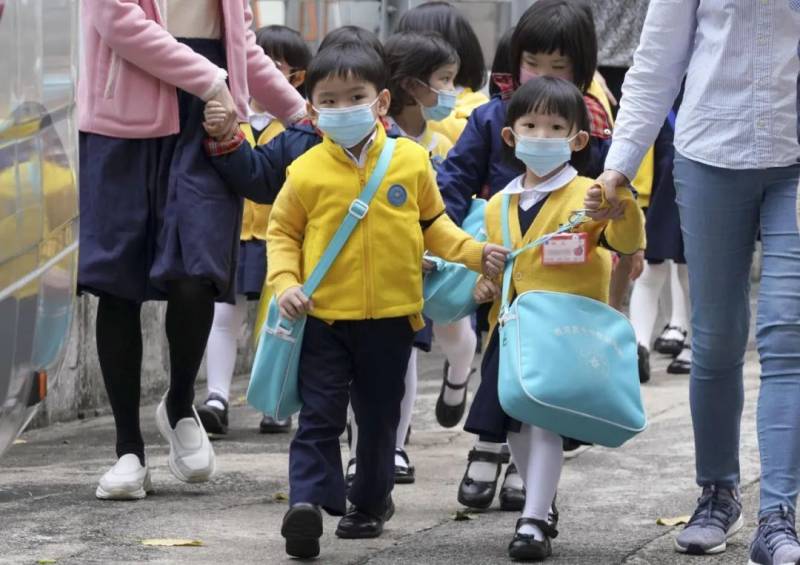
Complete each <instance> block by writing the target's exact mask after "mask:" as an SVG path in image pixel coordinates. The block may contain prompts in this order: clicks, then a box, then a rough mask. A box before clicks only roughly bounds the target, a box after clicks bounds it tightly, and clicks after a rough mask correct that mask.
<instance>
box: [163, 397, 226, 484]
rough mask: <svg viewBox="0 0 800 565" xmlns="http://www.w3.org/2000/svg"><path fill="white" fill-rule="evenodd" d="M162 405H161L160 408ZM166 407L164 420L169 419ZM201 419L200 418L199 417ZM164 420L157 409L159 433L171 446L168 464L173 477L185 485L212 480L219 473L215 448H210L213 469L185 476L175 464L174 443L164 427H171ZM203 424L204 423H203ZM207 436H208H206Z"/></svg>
mask: <svg viewBox="0 0 800 565" xmlns="http://www.w3.org/2000/svg"><path fill="white" fill-rule="evenodd" d="M160 406H161V405H160V404H159V407H160ZM166 411H167V409H166V407H165V408H164V418H163V420H166V419H167V414H166ZM198 418H199V416H198ZM163 420H162V418H161V417H160V416H159V411H158V409H156V427H157V428H158V431H159V432H160V433H161V437H163V438H164V439H165V440H166V441H167V443H168V444H169V457H167V462H168V463H169V470H170V472H171V473H172V474H173V476H174V477H175V478H176V479H178V480H179V481H181V482H184V483H190V484H192V483H205V482H208V481H209V480H211V478H212V477H213V476H214V473H216V471H217V458H216V455H215V454H214V448H213V447H211V445H209V446H208V448H209V450H211V467H210V469H208V470H203V471H197V472H196V474H192V475H187V474H185V473H184V472H183V471H182V470H181V469H180V468H179V467H178V464H177V463H176V462H175V457H174V455H173V449H172V442H171V441H170V433H169V431H168V430H165V429H164V426H165V425H167V426H169V423H168V422H164V421H163ZM201 423H202V422H201ZM203 433H206V432H205V427H204V428H203ZM206 435H207V434H206Z"/></svg>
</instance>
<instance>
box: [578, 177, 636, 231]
mask: <svg viewBox="0 0 800 565" xmlns="http://www.w3.org/2000/svg"><path fill="white" fill-rule="evenodd" d="M627 185H628V179H626V178H625V177H624V176H623V175H622V174H621V173H618V172H617V171H606V172H604V173H603V174H602V175H600V176H599V177H598V178H597V181H596V182H595V184H593V185H592V186H591V187H589V190H587V191H586V198H585V199H584V201H583V206H584V208H585V209H586V213H587V215H588V216H589V217H590V218H591V219H593V220H595V221H598V222H601V221H605V220H616V219H618V218H621V217H622V216H624V215H625V203H624V202H620V201H619V198H617V187H620V186H627Z"/></svg>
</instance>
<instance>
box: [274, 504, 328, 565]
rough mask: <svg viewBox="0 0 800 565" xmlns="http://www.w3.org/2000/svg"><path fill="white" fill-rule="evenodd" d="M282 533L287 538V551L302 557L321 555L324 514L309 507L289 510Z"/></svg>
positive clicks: (308, 557) (293, 555) (289, 553)
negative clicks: (320, 541) (320, 540)
mask: <svg viewBox="0 0 800 565" xmlns="http://www.w3.org/2000/svg"><path fill="white" fill-rule="evenodd" d="M281 535H282V536H283V537H284V538H285V539H286V553H287V554H288V555H291V556H292V557H298V558H300V559H310V558H312V557H316V556H317V555H319V538H321V537H322V516H320V515H319V514H317V513H316V512H314V511H313V510H311V509H309V508H298V509H291V510H289V512H288V514H286V518H284V519H283V525H282V526H281Z"/></svg>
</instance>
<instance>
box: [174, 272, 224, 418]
mask: <svg viewBox="0 0 800 565" xmlns="http://www.w3.org/2000/svg"><path fill="white" fill-rule="evenodd" d="M215 295H216V290H215V289H214V287H213V285H211V284H210V283H208V282H206V281H204V280H202V279H196V278H191V279H181V280H174V281H170V282H169V283H167V297H168V298H167V317H166V332H167V341H168V342H169V364H170V379H169V392H168V393H167V401H166V405H167V416H168V418H169V423H170V425H171V426H172V427H173V428H174V427H175V425H176V424H177V423H178V421H179V420H181V419H183V418H191V417H193V411H192V403H193V402H194V383H195V380H196V379H197V371H198V370H199V369H200V363H201V362H202V360H203V353H205V350H206V343H207V342H208V333H209V331H210V330H211V322H212V321H213V319H214V296H215Z"/></svg>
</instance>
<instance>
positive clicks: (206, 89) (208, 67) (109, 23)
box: [83, 0, 227, 100]
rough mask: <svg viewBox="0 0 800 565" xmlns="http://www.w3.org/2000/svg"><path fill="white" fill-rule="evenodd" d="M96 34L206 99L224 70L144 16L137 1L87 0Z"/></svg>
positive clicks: (123, 54)
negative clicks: (89, 2)
mask: <svg viewBox="0 0 800 565" xmlns="http://www.w3.org/2000/svg"><path fill="white" fill-rule="evenodd" d="M90 1H91V3H92V4H91V7H89V6H87V5H86V4H88V2H87V3H86V4H84V6H83V9H84V10H92V12H93V16H94V17H93V18H92V22H93V24H94V27H95V29H96V30H97V33H98V34H100V37H102V38H103V41H104V42H105V43H107V44H108V45H109V46H110V47H111V48H112V49H113V50H114V52H115V53H116V54H117V55H119V56H120V57H122V58H123V59H125V60H126V61H129V62H130V63H133V64H134V65H136V66H137V67H139V68H140V69H142V70H144V71H146V72H147V73H149V74H151V75H153V76H154V77H156V78H158V79H159V80H162V81H164V82H166V83H169V84H172V85H174V86H176V87H178V88H180V89H182V90H185V91H186V92H190V93H191V94H194V95H195V96H197V97H199V98H202V99H203V100H208V99H210V98H212V97H213V96H214V95H215V94H217V91H218V90H220V89H221V88H222V87H224V86H225V78H226V77H227V73H226V72H225V70H224V69H221V68H219V67H217V66H216V65H214V64H213V63H211V62H210V61H209V60H208V59H206V58H205V57H203V56H202V55H199V54H197V53H195V52H194V51H193V50H192V49H191V48H190V47H189V46H187V45H184V44H182V43H180V42H178V41H177V40H176V39H175V38H174V37H172V35H170V33H169V32H168V31H167V30H166V29H164V28H163V27H162V26H161V25H159V24H158V23H157V22H155V21H153V20H150V19H148V18H147V16H146V14H145V13H144V10H142V8H141V7H140V6H139V4H138V1H137V0H90Z"/></svg>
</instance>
